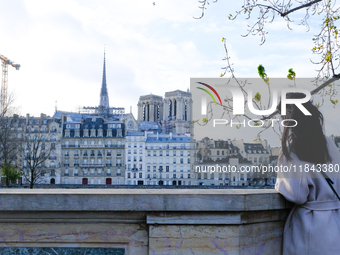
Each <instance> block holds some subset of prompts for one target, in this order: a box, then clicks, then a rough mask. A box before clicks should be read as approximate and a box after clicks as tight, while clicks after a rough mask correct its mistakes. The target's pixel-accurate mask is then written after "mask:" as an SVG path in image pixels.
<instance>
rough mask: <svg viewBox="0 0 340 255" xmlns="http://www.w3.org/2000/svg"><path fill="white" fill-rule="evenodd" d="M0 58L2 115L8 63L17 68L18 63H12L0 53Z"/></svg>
mask: <svg viewBox="0 0 340 255" xmlns="http://www.w3.org/2000/svg"><path fill="white" fill-rule="evenodd" d="M0 59H1V61H2V83H1V99H0V100H1V104H0V111H1V112H0V114H1V115H4V114H5V113H6V111H7V103H8V102H7V100H8V99H7V88H8V65H11V66H13V67H15V69H16V70H19V68H20V65H19V64H14V63H13V62H12V61H11V60H9V59H8V58H6V57H5V56H3V55H1V54H0Z"/></svg>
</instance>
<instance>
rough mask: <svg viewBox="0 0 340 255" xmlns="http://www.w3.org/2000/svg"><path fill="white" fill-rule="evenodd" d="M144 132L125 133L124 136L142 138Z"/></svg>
mask: <svg viewBox="0 0 340 255" xmlns="http://www.w3.org/2000/svg"><path fill="white" fill-rule="evenodd" d="M144 135H145V134H144V132H127V134H126V136H144Z"/></svg>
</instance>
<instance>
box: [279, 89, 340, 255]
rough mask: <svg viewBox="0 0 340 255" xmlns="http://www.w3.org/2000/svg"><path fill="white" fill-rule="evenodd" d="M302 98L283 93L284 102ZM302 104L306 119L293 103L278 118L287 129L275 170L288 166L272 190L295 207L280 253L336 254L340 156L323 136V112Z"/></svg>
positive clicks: (339, 233) (338, 249)
mask: <svg viewBox="0 0 340 255" xmlns="http://www.w3.org/2000/svg"><path fill="white" fill-rule="evenodd" d="M304 97H305V95H304V94H302V93H291V94H287V98H304ZM302 105H303V106H304V107H305V108H306V109H307V110H308V111H309V112H310V113H311V115H304V114H303V113H302V112H301V111H300V109H299V108H297V107H296V106H295V105H293V104H292V105H287V111H286V112H287V114H286V116H282V118H284V119H286V122H285V123H286V126H290V127H286V128H285V129H284V131H283V135H282V149H281V153H280V155H279V158H278V166H282V167H286V172H284V171H282V172H281V171H280V172H278V175H277V180H276V185H275V189H276V190H277V191H279V192H280V193H281V194H282V195H283V196H284V197H285V198H286V199H287V200H288V201H291V202H293V203H295V206H294V207H293V209H292V210H291V212H290V214H289V216H288V218H287V220H286V224H285V227H284V232H283V254H284V255H288V254H294V255H295V254H299V255H300V254H303V255H305V254H306V255H307V254H315V255H320V254H324V255H326V254H327V255H329V254H340V201H339V199H338V198H337V194H336V192H337V191H338V193H340V180H339V179H337V175H339V174H340V173H339V171H338V172H337V173H335V171H336V169H337V170H339V167H340V154H339V151H338V149H337V147H336V146H335V144H334V142H333V141H332V140H331V139H330V138H328V137H326V136H325V135H324V133H323V115H322V113H321V112H320V111H319V110H318V108H317V107H315V106H314V105H313V104H312V102H311V101H308V102H306V103H304V104H302ZM280 107H281V105H280V104H279V105H278V109H280ZM289 120H292V121H289ZM293 120H295V121H293ZM288 123H290V124H288ZM281 169H283V168H281ZM331 169H333V171H332V170H331ZM321 171H325V174H326V175H324V174H322V173H321ZM326 177H327V178H329V181H330V182H333V184H329V183H328V181H327V179H326ZM331 186H332V187H331ZM332 188H334V190H335V192H334V191H333V190H332Z"/></svg>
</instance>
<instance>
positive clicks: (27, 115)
mask: <svg viewBox="0 0 340 255" xmlns="http://www.w3.org/2000/svg"><path fill="white" fill-rule="evenodd" d="M29 119H30V114H29V113H27V114H26V125H28V121H29Z"/></svg>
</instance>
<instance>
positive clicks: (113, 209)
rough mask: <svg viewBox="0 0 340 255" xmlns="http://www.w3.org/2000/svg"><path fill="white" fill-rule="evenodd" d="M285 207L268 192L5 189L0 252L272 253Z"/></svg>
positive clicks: (278, 250) (1, 205)
mask: <svg viewBox="0 0 340 255" xmlns="http://www.w3.org/2000/svg"><path fill="white" fill-rule="evenodd" d="M290 207H291V204H288V203H287V202H286V201H285V199H284V198H283V197H282V196H281V195H280V194H278V193H277V192H276V191H275V190H268V189H267V190H260V189H256V190H255V189H254V190H252V189H246V190H241V189H240V190H232V189H227V190H226V189H215V190H214V189H205V190H204V189H203V190H200V189H188V190H186V189H141V190H138V189H36V190H27V189H3V190H0V208H1V209H0V210H1V211H0V247H98V248H99V247H106V248H114V247H117V248H124V249H125V254H129V255H144V254H145V255H146V254H155V255H156V254H157V255H158V254H159V255H161V254H162V255H163V254H195V255H198V254H228V255H231V254H243V255H251V254H254V255H255V254H261V255H262V254H270V255H275V254H280V253H281V248H282V247H281V241H282V240H281V239H282V230H283V226H284V221H285V218H286V217H287V214H288V213H289V210H290Z"/></svg>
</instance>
